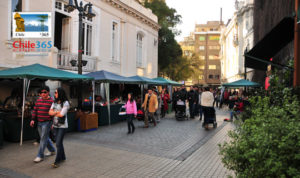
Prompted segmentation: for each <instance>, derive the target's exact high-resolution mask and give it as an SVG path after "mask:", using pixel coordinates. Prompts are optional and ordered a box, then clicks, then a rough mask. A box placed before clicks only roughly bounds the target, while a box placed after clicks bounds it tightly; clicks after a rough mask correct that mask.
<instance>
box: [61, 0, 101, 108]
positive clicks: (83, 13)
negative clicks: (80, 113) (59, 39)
mask: <svg viewBox="0 0 300 178" xmlns="http://www.w3.org/2000/svg"><path fill="white" fill-rule="evenodd" d="M74 1H75V5H74V4H73V0H69V4H68V5H67V6H66V8H67V10H68V12H72V11H74V10H75V9H77V10H78V12H79V14H78V15H79V28H78V30H79V34H78V74H80V75H81V74H82V51H83V49H82V36H83V30H82V29H83V28H82V18H83V17H87V18H93V17H95V16H96V15H95V14H94V13H93V12H92V6H93V4H91V3H90V2H89V3H88V4H85V5H84V6H83V3H82V1H81V2H80V4H79V5H78V2H77V0H74ZM81 104H82V97H81V86H80V83H79V86H78V107H79V108H81Z"/></svg>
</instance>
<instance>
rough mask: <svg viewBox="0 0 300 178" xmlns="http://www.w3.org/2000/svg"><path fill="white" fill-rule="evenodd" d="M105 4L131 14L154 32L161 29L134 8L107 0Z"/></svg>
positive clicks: (117, 0)
mask: <svg viewBox="0 0 300 178" xmlns="http://www.w3.org/2000/svg"><path fill="white" fill-rule="evenodd" d="M105 2H106V3H108V4H110V5H111V6H113V7H115V8H117V9H120V10H121V11H123V12H125V13H126V14H129V15H130V16H132V17H134V18H136V19H138V20H139V21H141V22H142V23H144V24H147V25H149V26H150V27H151V28H153V29H154V30H157V31H158V30H159V29H160V27H161V26H160V25H159V24H158V23H157V22H155V21H154V20H152V19H150V18H149V17H147V16H145V15H144V14H142V13H141V12H139V11H137V10H135V9H134V8H132V7H130V6H128V5H127V4H125V3H123V2H121V1H120V0H105Z"/></svg>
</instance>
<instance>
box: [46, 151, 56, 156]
mask: <svg viewBox="0 0 300 178" xmlns="http://www.w3.org/2000/svg"><path fill="white" fill-rule="evenodd" d="M52 155H55V152H49V151H48V152H47V153H45V156H52Z"/></svg>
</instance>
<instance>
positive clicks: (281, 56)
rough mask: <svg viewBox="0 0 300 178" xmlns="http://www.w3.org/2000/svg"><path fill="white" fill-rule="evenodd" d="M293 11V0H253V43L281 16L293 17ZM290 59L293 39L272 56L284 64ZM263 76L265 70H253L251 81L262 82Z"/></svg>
mask: <svg viewBox="0 0 300 178" xmlns="http://www.w3.org/2000/svg"><path fill="white" fill-rule="evenodd" d="M294 13H295V0H269V1H260V0H254V44H255V45H256V44H257V43H258V42H260V41H261V40H262V39H263V38H264V37H265V36H266V35H267V34H268V33H269V32H270V31H271V30H272V29H273V28H275V27H276V26H277V25H278V24H279V22H280V21H281V20H283V18H285V17H293V16H294V15H293V14H294ZM287 33H294V32H293V31H290V32H287ZM274 38H275V39H274V41H275V40H276V38H282V37H278V36H276V37H274ZM266 48H267V47H266ZM291 59H294V40H292V41H291V42H289V43H288V44H287V45H286V46H284V47H283V48H280V51H278V52H277V53H276V55H275V56H273V62H275V63H279V64H283V65H286V64H287V63H288V61H289V60H291ZM267 60H268V59H267ZM265 77H266V71H262V70H255V71H254V75H253V81H256V82H259V83H264V82H265Z"/></svg>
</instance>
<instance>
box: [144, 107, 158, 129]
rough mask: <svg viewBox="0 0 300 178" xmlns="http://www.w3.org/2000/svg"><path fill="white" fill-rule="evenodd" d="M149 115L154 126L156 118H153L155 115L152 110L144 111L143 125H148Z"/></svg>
mask: <svg viewBox="0 0 300 178" xmlns="http://www.w3.org/2000/svg"><path fill="white" fill-rule="evenodd" d="M149 117H150V119H152V121H153V124H154V126H156V120H155V117H154V112H149V111H145V120H144V123H145V126H146V127H148V126H149V123H148V122H149V120H148V119H149Z"/></svg>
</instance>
